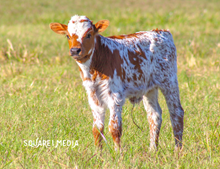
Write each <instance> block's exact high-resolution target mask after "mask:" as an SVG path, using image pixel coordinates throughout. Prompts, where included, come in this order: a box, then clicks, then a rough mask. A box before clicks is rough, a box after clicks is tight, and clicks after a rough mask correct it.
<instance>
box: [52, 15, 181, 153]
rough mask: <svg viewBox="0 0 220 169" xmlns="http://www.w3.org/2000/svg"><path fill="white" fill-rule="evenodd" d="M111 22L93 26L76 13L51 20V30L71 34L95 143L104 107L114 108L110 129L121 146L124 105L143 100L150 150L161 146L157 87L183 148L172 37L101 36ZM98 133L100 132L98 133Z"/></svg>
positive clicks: (148, 34) (154, 32) (156, 33)
mask: <svg viewBox="0 0 220 169" xmlns="http://www.w3.org/2000/svg"><path fill="white" fill-rule="evenodd" d="M108 25H109V21H107V20H101V21H99V22H97V23H96V24H93V23H92V21H90V20H89V19H88V18H87V17H85V16H78V15H75V16H73V17H72V18H71V20H70V21H69V23H68V25H64V24H60V23H51V24H50V28H51V29H52V30H53V31H54V32H56V33H58V34H65V35H66V36H67V38H68V42H69V48H70V55H71V56H72V57H73V58H74V59H75V60H76V62H77V64H78V66H79V69H80V72H81V78H82V80H83V85H84V87H85V89H86V91H87V94H88V100H89V104H90V107H91V109H92V113H93V117H94V118H93V119H94V120H93V135H94V139H95V144H96V145H98V146H101V139H102V136H101V134H100V132H101V133H103V131H104V119H105V110H106V108H109V109H110V120H109V132H110V133H111V135H112V137H113V141H114V143H115V147H116V149H117V148H120V138H121V135H122V117H121V113H122V106H123V104H124V103H125V99H126V98H128V99H129V100H130V102H131V103H132V104H135V103H139V102H140V101H141V100H142V99H143V103H144V107H145V109H146V111H147V117H148V121H149V125H150V148H153V149H154V148H157V145H158V137H159V132H160V127H161V123H162V110H161V108H160V106H159V103H158V89H160V90H161V91H162V93H163V95H164V96H165V98H166V102H167V106H168V108H169V112H170V119H171V123H172V127H173V133H174V137H175V143H176V147H181V146H182V134H183V116H184V111H183V109H182V106H181V104H180V99H179V89H178V81H177V56H176V47H175V45H174V42H173V38H172V35H171V33H170V32H169V31H166V30H157V29H156V30H152V31H146V32H137V33H134V34H129V35H120V36H111V37H103V36H101V35H100V34H99V33H100V32H103V31H104V30H105V29H106V28H107V27H108ZM99 131H100V132H99Z"/></svg>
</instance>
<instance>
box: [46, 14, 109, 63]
mask: <svg viewBox="0 0 220 169" xmlns="http://www.w3.org/2000/svg"><path fill="white" fill-rule="evenodd" d="M108 25H109V21H108V20H101V21H98V22H97V23H96V24H95V25H93V23H92V21H90V20H89V19H88V18H87V17H85V16H78V15H75V16H73V17H72V18H71V20H70V21H69V23H68V25H64V24H61V23H51V24H50V28H51V29H52V30H53V31H54V32H56V33H58V34H64V35H66V37H67V39H68V43H69V55H70V56H72V57H73V58H74V59H76V60H77V61H81V62H83V60H87V58H89V57H90V55H91V54H92V52H93V50H94V47H95V36H96V35H97V34H98V33H100V32H103V31H104V30H105V29H106V28H107V27H108Z"/></svg>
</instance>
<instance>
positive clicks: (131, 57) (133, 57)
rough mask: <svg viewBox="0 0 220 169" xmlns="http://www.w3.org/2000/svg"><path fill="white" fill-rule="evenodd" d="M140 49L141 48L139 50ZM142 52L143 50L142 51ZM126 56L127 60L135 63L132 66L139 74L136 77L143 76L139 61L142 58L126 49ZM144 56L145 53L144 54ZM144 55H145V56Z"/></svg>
mask: <svg viewBox="0 0 220 169" xmlns="http://www.w3.org/2000/svg"><path fill="white" fill-rule="evenodd" d="M141 51H142V50H141ZM142 52H143V51H142ZM128 56H129V60H130V62H131V63H132V64H133V65H135V66H134V69H136V70H137V71H138V73H139V74H140V75H139V77H138V80H140V79H141V77H142V76H143V71H142V69H141V65H140V64H141V62H142V60H141V59H140V57H138V56H137V53H134V52H130V51H128ZM139 56H142V55H139ZM144 56H145V55H144ZM145 57H146V56H145Z"/></svg>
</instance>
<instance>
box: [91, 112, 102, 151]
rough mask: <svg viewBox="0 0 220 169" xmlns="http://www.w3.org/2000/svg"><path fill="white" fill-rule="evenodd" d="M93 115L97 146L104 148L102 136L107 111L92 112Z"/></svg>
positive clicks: (93, 130)
mask: <svg viewBox="0 0 220 169" xmlns="http://www.w3.org/2000/svg"><path fill="white" fill-rule="evenodd" d="M92 113H93V129H92V132H93V136H94V140H95V145H96V146H97V147H99V148H102V142H101V141H102V135H101V134H103V133H104V121H105V111H104V110H103V111H97V110H92Z"/></svg>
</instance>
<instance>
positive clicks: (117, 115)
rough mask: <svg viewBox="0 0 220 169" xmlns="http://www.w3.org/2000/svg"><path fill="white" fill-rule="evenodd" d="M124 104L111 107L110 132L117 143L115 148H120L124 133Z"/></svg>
mask: <svg viewBox="0 0 220 169" xmlns="http://www.w3.org/2000/svg"><path fill="white" fill-rule="evenodd" d="M121 112H122V106H119V105H114V106H113V107H111V108H110V120H109V132H110V134H111V136H112V138H113V141H114V144H115V150H116V151H117V150H118V149H119V150H120V148H121V144H120V138H121V135H122V119H121Z"/></svg>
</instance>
